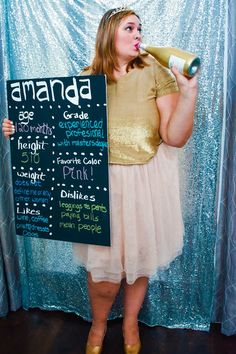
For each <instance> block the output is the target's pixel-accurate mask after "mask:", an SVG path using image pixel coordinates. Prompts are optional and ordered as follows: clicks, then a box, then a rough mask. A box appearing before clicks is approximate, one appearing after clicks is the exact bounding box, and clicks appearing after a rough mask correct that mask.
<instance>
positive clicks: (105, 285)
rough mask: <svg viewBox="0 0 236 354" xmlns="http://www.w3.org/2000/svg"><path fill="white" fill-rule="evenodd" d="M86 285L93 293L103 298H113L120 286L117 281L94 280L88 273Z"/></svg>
mask: <svg viewBox="0 0 236 354" xmlns="http://www.w3.org/2000/svg"><path fill="white" fill-rule="evenodd" d="M88 286H89V289H90V291H92V292H93V294H96V295H97V296H101V297H104V298H113V297H114V296H115V295H116V294H117V292H118V291H119V288H120V284H119V283H111V282H108V281H101V282H94V281H93V280H92V277H91V275H90V274H89V276H88Z"/></svg>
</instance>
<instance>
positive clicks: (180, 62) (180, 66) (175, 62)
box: [168, 55, 185, 74]
mask: <svg viewBox="0 0 236 354" xmlns="http://www.w3.org/2000/svg"><path fill="white" fill-rule="evenodd" d="M184 64H185V60H184V59H182V58H180V57H176V56H175V55H170V58H169V64H168V66H169V68H172V66H175V67H176V68H177V70H178V71H179V72H180V73H181V74H183V72H184Z"/></svg>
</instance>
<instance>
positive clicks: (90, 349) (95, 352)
mask: <svg viewBox="0 0 236 354" xmlns="http://www.w3.org/2000/svg"><path fill="white" fill-rule="evenodd" d="M101 352H102V345H90V344H89V343H87V345H86V354H101Z"/></svg>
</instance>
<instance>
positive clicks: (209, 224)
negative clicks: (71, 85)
mask: <svg viewBox="0 0 236 354" xmlns="http://www.w3.org/2000/svg"><path fill="white" fill-rule="evenodd" d="M0 4H1V5H0V7H1V8H0V10H1V17H2V21H1V22H2V27H1V36H2V43H3V45H2V50H3V51H2V54H3V62H4V78H5V79H22V78H33V77H50V76H66V75H74V74H77V73H79V72H80V70H81V68H83V67H84V66H85V65H87V64H88V63H89V62H90V61H91V58H92V56H93V50H94V41H95V34H96V29H97V26H98V21H99V18H100V17H101V16H102V14H103V13H104V12H105V11H106V10H107V9H109V8H112V7H116V6H119V5H120V3H119V2H118V1H111V0H108V1H105V0H100V1H98V0H96V1H88V0H87V1H85V0H82V1H79V0H68V1H65V0H45V1H34V0H22V1H18V0H9V1H3V0H2V1H1V3H0ZM126 4H127V5H129V6H130V7H131V8H133V9H134V10H135V11H136V12H137V13H138V14H140V16H141V18H142V23H143V36H144V38H143V41H144V42H146V43H153V44H156V45H171V46H176V47H180V48H183V49H186V50H189V51H192V52H195V53H197V54H198V55H199V56H200V57H201V59H202V68H201V75H200V78H199V97H198V102H197V109H196V115H195V126H194V132H193V135H192V138H191V139H190V140H189V142H188V143H187V145H186V146H185V147H184V148H183V149H181V150H180V175H181V196H182V203H183V214H184V223H185V246H184V252H183V254H182V255H181V256H179V257H178V258H177V259H176V260H175V261H174V262H173V263H172V265H171V267H170V268H169V269H168V270H165V271H163V272H161V273H160V274H157V275H155V276H154V277H153V278H152V279H151V280H150V285H149V291H148V294H147V296H146V299H145V303H144V306H143V308H142V310H141V313H140V320H141V321H143V322H145V323H147V324H148V325H163V326H169V327H179V328H193V329H201V330H208V329H209V323H210V317H211V306H212V294H213V277H214V246H215V239H216V217H215V211H216V194H217V178H218V177H217V176H218V165H219V154H220V141H221V126H222V116H223V113H222V112H223V107H222V105H223V104H222V97H223V51H224V24H225V7H226V3H225V1H224V0H217V1H215V0H199V1H192V0H168V1H166V0H142V1H127V2H126ZM1 103H2V106H1V109H2V110H3V111H4V109H3V108H4V103H3V102H2V101H1ZM5 113H6V112H5ZM2 117H3V113H2V112H1V118H2ZM1 139H2V138H1ZM1 144H3V140H2V141H1ZM1 146H2V145H1ZM4 149H5V150H4V154H3V155H2V158H1V159H2V161H3V170H4V171H10V153H9V146H8V145H7V144H6V147H4ZM1 178H3V177H2V176H1ZM0 183H1V187H2V186H3V180H2V179H1V181H0ZM4 183H7V182H6V181H4ZM7 189H8V192H9V190H11V184H10V183H9V182H8V184H7ZM0 197H1V198H3V197H4V191H3V188H1V195H0ZM11 203H12V201H11V198H10V199H7V200H6V205H7V207H8V208H9V209H12V204H11ZM1 226H2V230H3V231H4V232H5V233H6V235H7V232H8V233H9V232H11V239H14V238H15V236H14V235H13V234H12V233H13V231H12V230H13V229H12V228H10V229H6V227H5V226H4V225H1ZM6 240H10V238H7V237H6ZM6 242H9V241H6ZM17 249H18V255H17V257H19V260H20V282H21V288H22V299H23V300H22V301H23V306H24V307H25V308H31V307H40V308H43V309H48V310H55V309H61V310H64V311H73V312H76V313H77V314H79V315H81V316H82V317H83V318H85V319H88V320H89V319H90V318H91V317H90V308H89V304H88V300H87V285H86V273H85V271H84V270H83V269H82V268H79V267H78V265H76V264H75V263H74V261H73V257H72V246H71V244H70V243H64V242H57V241H49V240H38V239H30V238H28V239H23V238H20V237H17ZM120 295H121V294H120ZM121 315H122V305H121V301H120V296H119V297H118V299H117V302H116V303H115V304H114V306H113V309H112V313H111V316H110V318H116V317H119V316H121Z"/></svg>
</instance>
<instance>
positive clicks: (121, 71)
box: [114, 61, 129, 78]
mask: <svg viewBox="0 0 236 354" xmlns="http://www.w3.org/2000/svg"><path fill="white" fill-rule="evenodd" d="M128 63H129V62H127V61H119V62H118V64H119V67H118V68H117V69H115V70H114V75H115V77H116V78H118V77H120V76H124V75H126V74H127V71H126V69H127V65H128Z"/></svg>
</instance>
